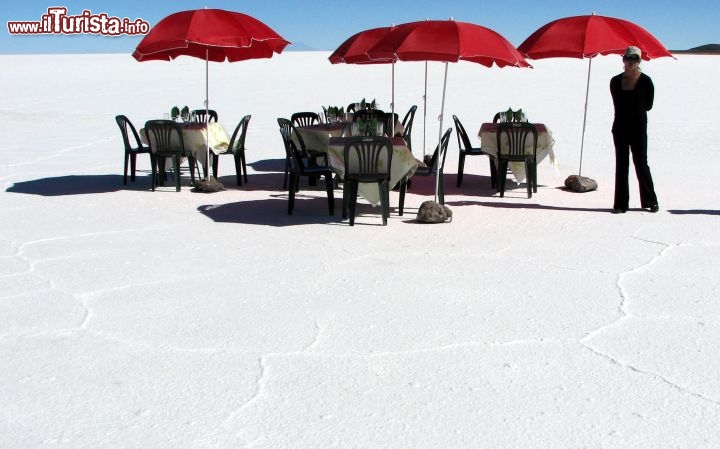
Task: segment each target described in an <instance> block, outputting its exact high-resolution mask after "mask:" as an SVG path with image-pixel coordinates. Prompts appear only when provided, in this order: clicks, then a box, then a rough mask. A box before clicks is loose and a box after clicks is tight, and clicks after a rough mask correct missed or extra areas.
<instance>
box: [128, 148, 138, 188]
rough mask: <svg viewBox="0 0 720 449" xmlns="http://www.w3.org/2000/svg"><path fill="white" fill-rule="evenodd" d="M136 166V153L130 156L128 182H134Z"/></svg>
mask: <svg viewBox="0 0 720 449" xmlns="http://www.w3.org/2000/svg"><path fill="white" fill-rule="evenodd" d="M136 165H137V153H133V154H131V155H130V181H132V182H135V166H136Z"/></svg>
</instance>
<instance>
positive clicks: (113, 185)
mask: <svg viewBox="0 0 720 449" xmlns="http://www.w3.org/2000/svg"><path fill="white" fill-rule="evenodd" d="M150 188H151V179H150V177H149V176H147V178H146V177H144V176H139V174H138V175H136V179H135V182H131V181H130V180H129V179H128V183H127V185H123V176H122V175H68V176H57V177H52V178H40V179H33V180H31V181H21V182H16V183H15V184H13V185H12V186H10V187H8V188H7V189H6V190H5V191H6V192H9V193H24V194H28V195H41V196H64V195H89V194H93V193H109V192H117V191H119V190H148V191H149V190H150Z"/></svg>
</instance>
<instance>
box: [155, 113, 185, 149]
mask: <svg viewBox="0 0 720 449" xmlns="http://www.w3.org/2000/svg"><path fill="white" fill-rule="evenodd" d="M145 135H146V136H147V140H148V143H149V144H150V147H151V148H152V149H153V152H154V153H155V154H158V155H160V156H171V155H175V154H184V153H185V143H184V141H183V135H182V130H181V129H180V125H179V124H178V123H175V122H174V121H172V120H149V121H147V122H145Z"/></svg>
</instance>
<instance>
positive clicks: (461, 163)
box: [457, 151, 465, 187]
mask: <svg viewBox="0 0 720 449" xmlns="http://www.w3.org/2000/svg"><path fill="white" fill-rule="evenodd" d="M464 169H465V153H463V152H462V151H461V152H460V156H459V157H458V173H457V187H460V184H462V179H463V170H464Z"/></svg>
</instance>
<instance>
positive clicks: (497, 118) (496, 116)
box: [493, 112, 501, 123]
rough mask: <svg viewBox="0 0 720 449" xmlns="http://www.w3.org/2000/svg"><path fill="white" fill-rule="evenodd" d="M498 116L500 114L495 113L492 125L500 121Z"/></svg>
mask: <svg viewBox="0 0 720 449" xmlns="http://www.w3.org/2000/svg"><path fill="white" fill-rule="evenodd" d="M500 114H501V112H496V113H495V117H493V123H497V122H499V121H500Z"/></svg>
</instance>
